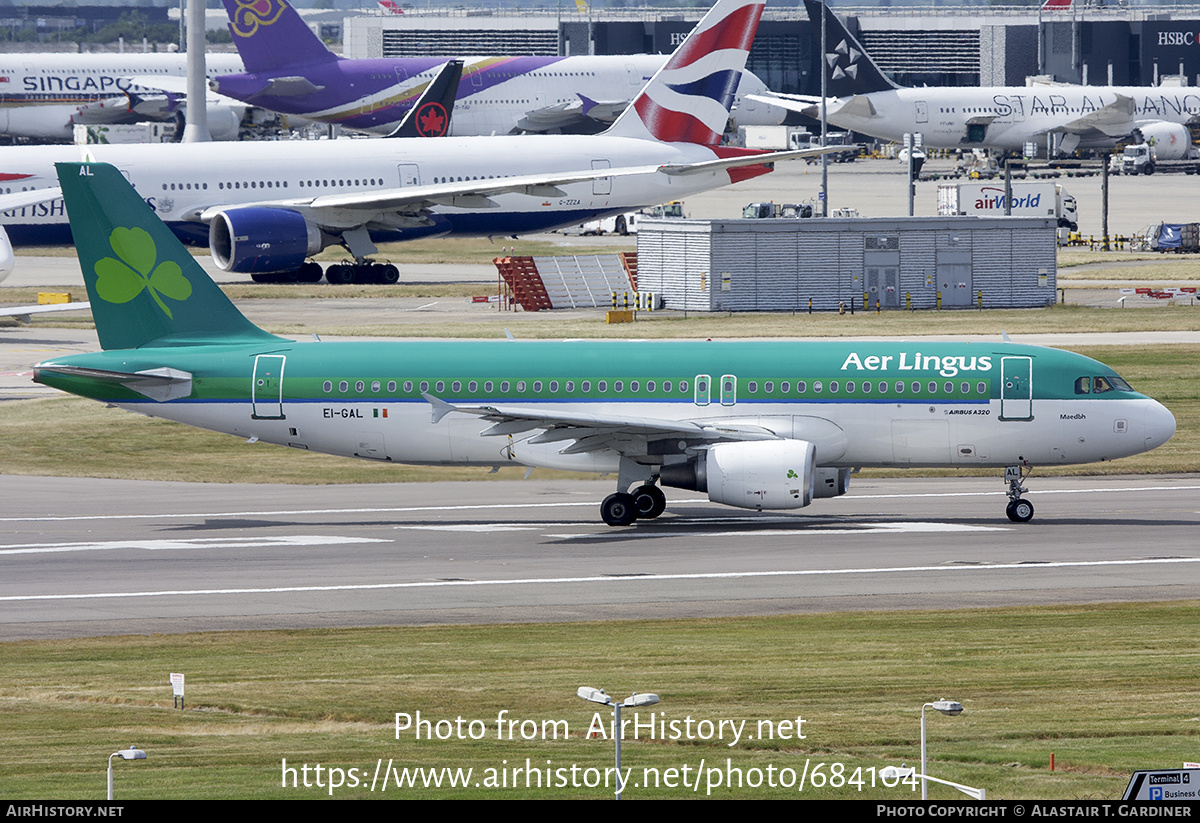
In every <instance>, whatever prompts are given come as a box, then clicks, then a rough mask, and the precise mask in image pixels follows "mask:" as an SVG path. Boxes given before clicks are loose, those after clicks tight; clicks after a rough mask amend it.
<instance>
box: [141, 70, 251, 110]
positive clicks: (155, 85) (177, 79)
mask: <svg viewBox="0 0 1200 823" xmlns="http://www.w3.org/2000/svg"><path fill="white" fill-rule="evenodd" d="M129 79H130V80H132V81H133V82H134V83H136V84H137V86H138V87H139V88H140V89H143V90H145V91H148V92H156V91H157V92H162V93H163V94H164V95H165V96H167V97H168V102H169V103H170V104H171V105H172V107H175V106H178V105H180V104H182V103H186V102H187V78H186V77H184V76H182V75H176V74H148V75H138V76H135V77H130V78H129ZM130 95H131V97H133V98H137V97H138V94H137V92H136V91H135V92H130ZM141 97H142V98H145V97H146V95H145V94H142V95H141ZM204 99H205V101H206V102H207V103H208V105H210V106H229V107H230V108H236V109H239V110H241V109H245V108H246V106H247V105H248V104H247V103H246V101H245V100H235V99H234V98H232V97H226V96H225V95H223V94H218V93H217V92H215V91H213V90H212V89H210V88H207V87H206V88H205V90H204Z"/></svg>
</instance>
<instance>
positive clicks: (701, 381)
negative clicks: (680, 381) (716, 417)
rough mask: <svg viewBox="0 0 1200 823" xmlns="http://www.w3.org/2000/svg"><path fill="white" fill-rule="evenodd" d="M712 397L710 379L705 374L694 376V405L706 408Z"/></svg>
mask: <svg viewBox="0 0 1200 823" xmlns="http://www.w3.org/2000/svg"><path fill="white" fill-rule="evenodd" d="M711 397H712V378H711V377H709V376H708V375H707V374H698V375H696V395H695V398H696V405H697V406H707V405H708V403H709V399H710V398H711Z"/></svg>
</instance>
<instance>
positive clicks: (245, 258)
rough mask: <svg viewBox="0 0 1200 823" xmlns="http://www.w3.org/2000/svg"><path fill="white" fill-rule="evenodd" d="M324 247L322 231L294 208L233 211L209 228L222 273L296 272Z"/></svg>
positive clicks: (219, 215) (209, 238)
mask: <svg viewBox="0 0 1200 823" xmlns="http://www.w3.org/2000/svg"><path fill="white" fill-rule="evenodd" d="M322 248H324V244H323V241H322V237H321V230H320V229H319V228H317V227H316V226H314V225H312V224H311V223H309V222H308V221H307V220H305V219H304V215H302V214H300V213H299V212H295V211H292V210H291V209H278V208H271V207H269V206H249V207H247V208H244V209H229V210H227V211H223V212H221V213H220V214H218V215H217V216H216V217H215V218H213V221H212V223H211V224H210V225H209V227H208V249H209V251H211V252H212V257H213V262H215V263H216V264H217V267H218V268H219V269H221V270H222V271H236V272H242V273H244V274H253V273H255V272H275V271H294V270H295V269H298V268H299V267H300V264H301V263H303V262H304V259H305V258H306V257H309V256H310V255H314V254H316V253H317V252H319V251H320V250H321V249H322Z"/></svg>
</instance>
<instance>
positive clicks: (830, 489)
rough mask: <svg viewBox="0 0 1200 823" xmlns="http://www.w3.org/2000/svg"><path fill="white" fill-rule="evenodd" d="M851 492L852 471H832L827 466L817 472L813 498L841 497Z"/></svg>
mask: <svg viewBox="0 0 1200 823" xmlns="http://www.w3.org/2000/svg"><path fill="white" fill-rule="evenodd" d="M849 490H850V469H831V468H829V467H827V466H826V467H824V468H819V469H817V470H816V482H815V483H814V484H813V497H841V496H842V495H843V494H845V493H846V492H848V491H849Z"/></svg>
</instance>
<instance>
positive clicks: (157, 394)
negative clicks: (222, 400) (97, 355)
mask: <svg viewBox="0 0 1200 823" xmlns="http://www.w3.org/2000/svg"><path fill="white" fill-rule="evenodd" d="M46 371H48V372H54V373H55V374H66V375H70V376H72V377H86V378H88V379H89V380H98V381H101V382H104V383H116V384H118V385H121V386H124V387H125V388H127V389H129V390H130V391H135V392H137V393H138V394H140V395H143V396H144V397H149V398H150V399H151V400H155V401H157V402H159V403H166V402H167V401H168V400H178V399H179V398H181V397H187V396H188V395H190V394H191V393H192V375H191V374H189V373H188V372H185V371H179V370H177V369H170V368H165V367H164V368H159V369H147V370H145V371H139V372H125V371H110V370H108V369H89V368H84V367H82V366H56V365H54V364H53V363H43V364H42V365H40V366H38V367H37V368H35V369H34V370H33V379H34V382H37V383H40V382H42V381H41V374H42V372H46Z"/></svg>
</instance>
